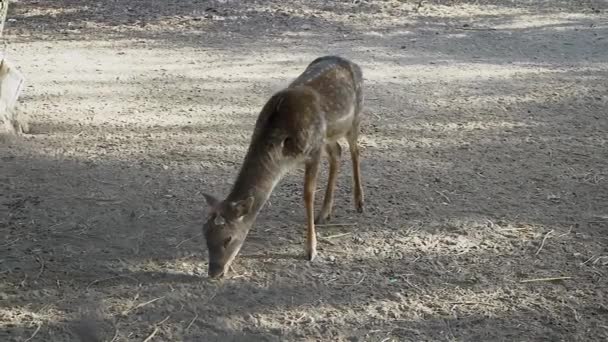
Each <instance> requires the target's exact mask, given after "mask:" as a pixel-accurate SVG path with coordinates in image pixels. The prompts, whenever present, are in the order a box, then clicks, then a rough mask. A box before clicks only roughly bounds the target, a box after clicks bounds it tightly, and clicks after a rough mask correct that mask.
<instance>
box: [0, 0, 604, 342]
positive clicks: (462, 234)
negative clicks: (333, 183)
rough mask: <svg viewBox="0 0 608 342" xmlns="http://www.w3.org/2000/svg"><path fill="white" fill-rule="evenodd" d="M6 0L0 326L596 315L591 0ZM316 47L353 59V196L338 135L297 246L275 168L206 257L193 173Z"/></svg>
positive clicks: (427, 326)
mask: <svg viewBox="0 0 608 342" xmlns="http://www.w3.org/2000/svg"><path fill="white" fill-rule="evenodd" d="M287 3H289V4H287ZM11 6H12V8H11V10H10V12H9V19H10V21H9V22H7V26H6V28H5V34H6V38H7V46H6V51H7V54H8V56H9V58H10V59H11V61H12V62H13V63H14V64H15V65H16V66H18V67H19V68H20V70H21V71H22V72H23V73H24V74H25V76H26V77H27V87H26V88H25V90H24V93H23V96H22V97H21V99H20V102H21V104H22V111H23V112H24V113H26V114H27V115H28V116H29V117H30V125H31V134H29V135H27V136H24V137H21V138H17V139H10V138H7V137H4V138H3V140H2V141H1V142H0V158H1V159H0V236H1V239H0V246H1V247H0V340H2V341H77V338H76V334H75V332H76V331H78V330H79V329H81V330H83V329H84V330H86V331H90V332H93V333H95V334H97V335H98V336H101V337H102V338H103V340H105V341H144V340H145V341H300V340H302V341H378V342H379V341H384V342H386V341H606V340H608V234H607V232H608V205H607V204H608V144H607V139H608V134H607V132H608V117H607V108H608V107H607V105H608V82H607V79H608V5H607V4H606V2H605V1H602V0H597V1H591V0H589V1H584V0H581V1H565V0H563V1H560V0H554V1H526V0H502V1H498V0H485V1H484V0H480V1H473V0H470V1H465V0H454V1H447V0H444V1H439V0H426V1H421V2H420V1H417V0H416V1H414V0H410V1H395V0H388V1H357V0H355V1H352V0H351V1H320V0H318V1H303V0H299V1H289V2H285V4H283V3H282V2H281V1H278V0H275V1H242V2H241V1H202V0H184V1H182V0H166V1H160V0H157V1H154V0H113V1H92V0H79V1H76V0H54V1H46V0H20V1H13V2H12V3H11ZM325 54H339V55H342V56H345V57H347V58H350V59H352V60H353V61H355V62H357V63H358V64H360V65H361V67H362V68H363V72H364V76H365V82H366V84H365V92H366V97H367V99H366V109H365V113H364V115H365V119H364V124H363V128H362V130H363V137H362V139H361V145H362V148H363V153H362V174H363V182H364V191H365V195H366V211H365V213H364V214H357V213H356V212H355V210H354V207H353V203H352V193H351V180H350V177H351V174H352V173H351V169H350V160H349V159H350V158H349V154H348V153H345V154H344V156H345V157H344V159H343V161H342V169H341V174H340V177H339V180H338V189H337V197H336V204H335V209H334V218H333V220H332V222H333V223H334V224H342V225H334V226H330V227H323V228H319V235H320V237H321V238H320V246H319V257H318V259H317V260H316V261H315V262H313V263H309V262H307V261H305V260H304V236H305V227H304V223H305V213H304V209H303V199H302V179H303V172H302V171H301V170H299V171H295V172H292V173H290V174H289V175H288V176H287V177H286V178H285V179H284V180H283V181H282V182H281V183H280V185H279V186H278V188H277V189H276V191H275V192H274V193H273V195H272V196H271V198H270V202H269V203H268V205H267V206H266V207H265V209H264V210H263V212H262V214H261V216H260V217H259V219H258V221H257V223H256V225H255V227H254V229H253V230H252V232H251V233H250V235H249V237H248V239H247V241H246V242H245V245H244V248H243V250H242V251H241V254H240V256H239V257H238V259H237V261H236V263H235V265H234V268H235V271H236V273H232V275H231V277H230V278H228V279H225V280H223V281H220V282H212V281H209V280H208V279H207V276H206V271H207V265H206V258H207V255H206V250H205V247H204V241H203V238H202V236H201V227H202V222H203V218H204V215H205V210H206V207H205V201H204V199H203V196H202V192H203V191H208V192H211V193H213V194H215V195H218V196H222V195H225V194H226V193H227V191H228V190H229V188H230V184H231V182H232V181H233V179H234V177H235V176H236V172H237V170H238V167H239V165H240V162H241V160H242V158H243V155H244V153H245V150H246V148H247V143H248V140H249V136H250V134H251V132H252V128H253V123H254V121H255V119H256V115H257V113H258V112H259V110H260V109H261V106H262V105H263V103H264V102H265V101H266V100H267V99H268V98H269V97H270V95H271V94H272V93H273V92H274V91H276V90H278V89H280V88H281V87H283V86H285V85H286V84H287V83H288V82H289V81H290V80H291V79H293V78H294V77H296V76H297V74H298V73H300V72H301V71H302V70H303V69H304V67H305V66H306V65H307V64H308V63H309V62H310V61H312V60H313V59H314V58H316V57H318V56H321V55H325ZM343 146H344V148H347V145H346V144H343ZM325 179H326V169H325V168H324V171H323V176H322V179H321V182H322V183H321V184H324V180H325ZM317 204H318V205H320V198H319V196H318V197H317ZM562 277H563V278H562ZM545 278H560V279H558V280H555V279H554V280H550V279H545ZM83 317H84V319H83ZM85 323H86V324H85ZM83 324H84V326H83ZM89 340H90V341H92V339H89Z"/></svg>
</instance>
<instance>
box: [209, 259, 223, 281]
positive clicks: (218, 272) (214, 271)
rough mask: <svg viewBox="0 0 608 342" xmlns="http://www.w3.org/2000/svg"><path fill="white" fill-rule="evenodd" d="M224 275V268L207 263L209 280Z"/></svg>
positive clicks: (213, 263)
mask: <svg viewBox="0 0 608 342" xmlns="http://www.w3.org/2000/svg"><path fill="white" fill-rule="evenodd" d="M223 274H224V267H223V266H222V265H220V264H219V263H217V262H211V263H209V272H208V275H209V278H218V277H221V276H222V275H223Z"/></svg>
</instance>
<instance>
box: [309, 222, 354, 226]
mask: <svg viewBox="0 0 608 342" xmlns="http://www.w3.org/2000/svg"><path fill="white" fill-rule="evenodd" d="M356 225H357V222H353V223H323V224H317V225H316V226H317V227H352V226H356Z"/></svg>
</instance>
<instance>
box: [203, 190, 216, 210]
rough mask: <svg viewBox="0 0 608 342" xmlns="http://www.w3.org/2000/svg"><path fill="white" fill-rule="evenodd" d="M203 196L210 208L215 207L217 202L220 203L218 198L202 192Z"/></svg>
mask: <svg viewBox="0 0 608 342" xmlns="http://www.w3.org/2000/svg"><path fill="white" fill-rule="evenodd" d="M203 196H205V200H206V201H207V205H209V206H210V207H212V208H214V207H217V206H218V204H220V200H218V199H217V198H215V197H213V196H212V195H209V194H206V193H203Z"/></svg>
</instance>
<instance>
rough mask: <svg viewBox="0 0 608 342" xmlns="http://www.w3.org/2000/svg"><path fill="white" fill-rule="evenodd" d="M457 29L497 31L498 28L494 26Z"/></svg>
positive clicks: (460, 28)
mask: <svg viewBox="0 0 608 342" xmlns="http://www.w3.org/2000/svg"><path fill="white" fill-rule="evenodd" d="M455 29H457V30H464V31H496V30H497V29H495V28H493V27H455Z"/></svg>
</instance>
